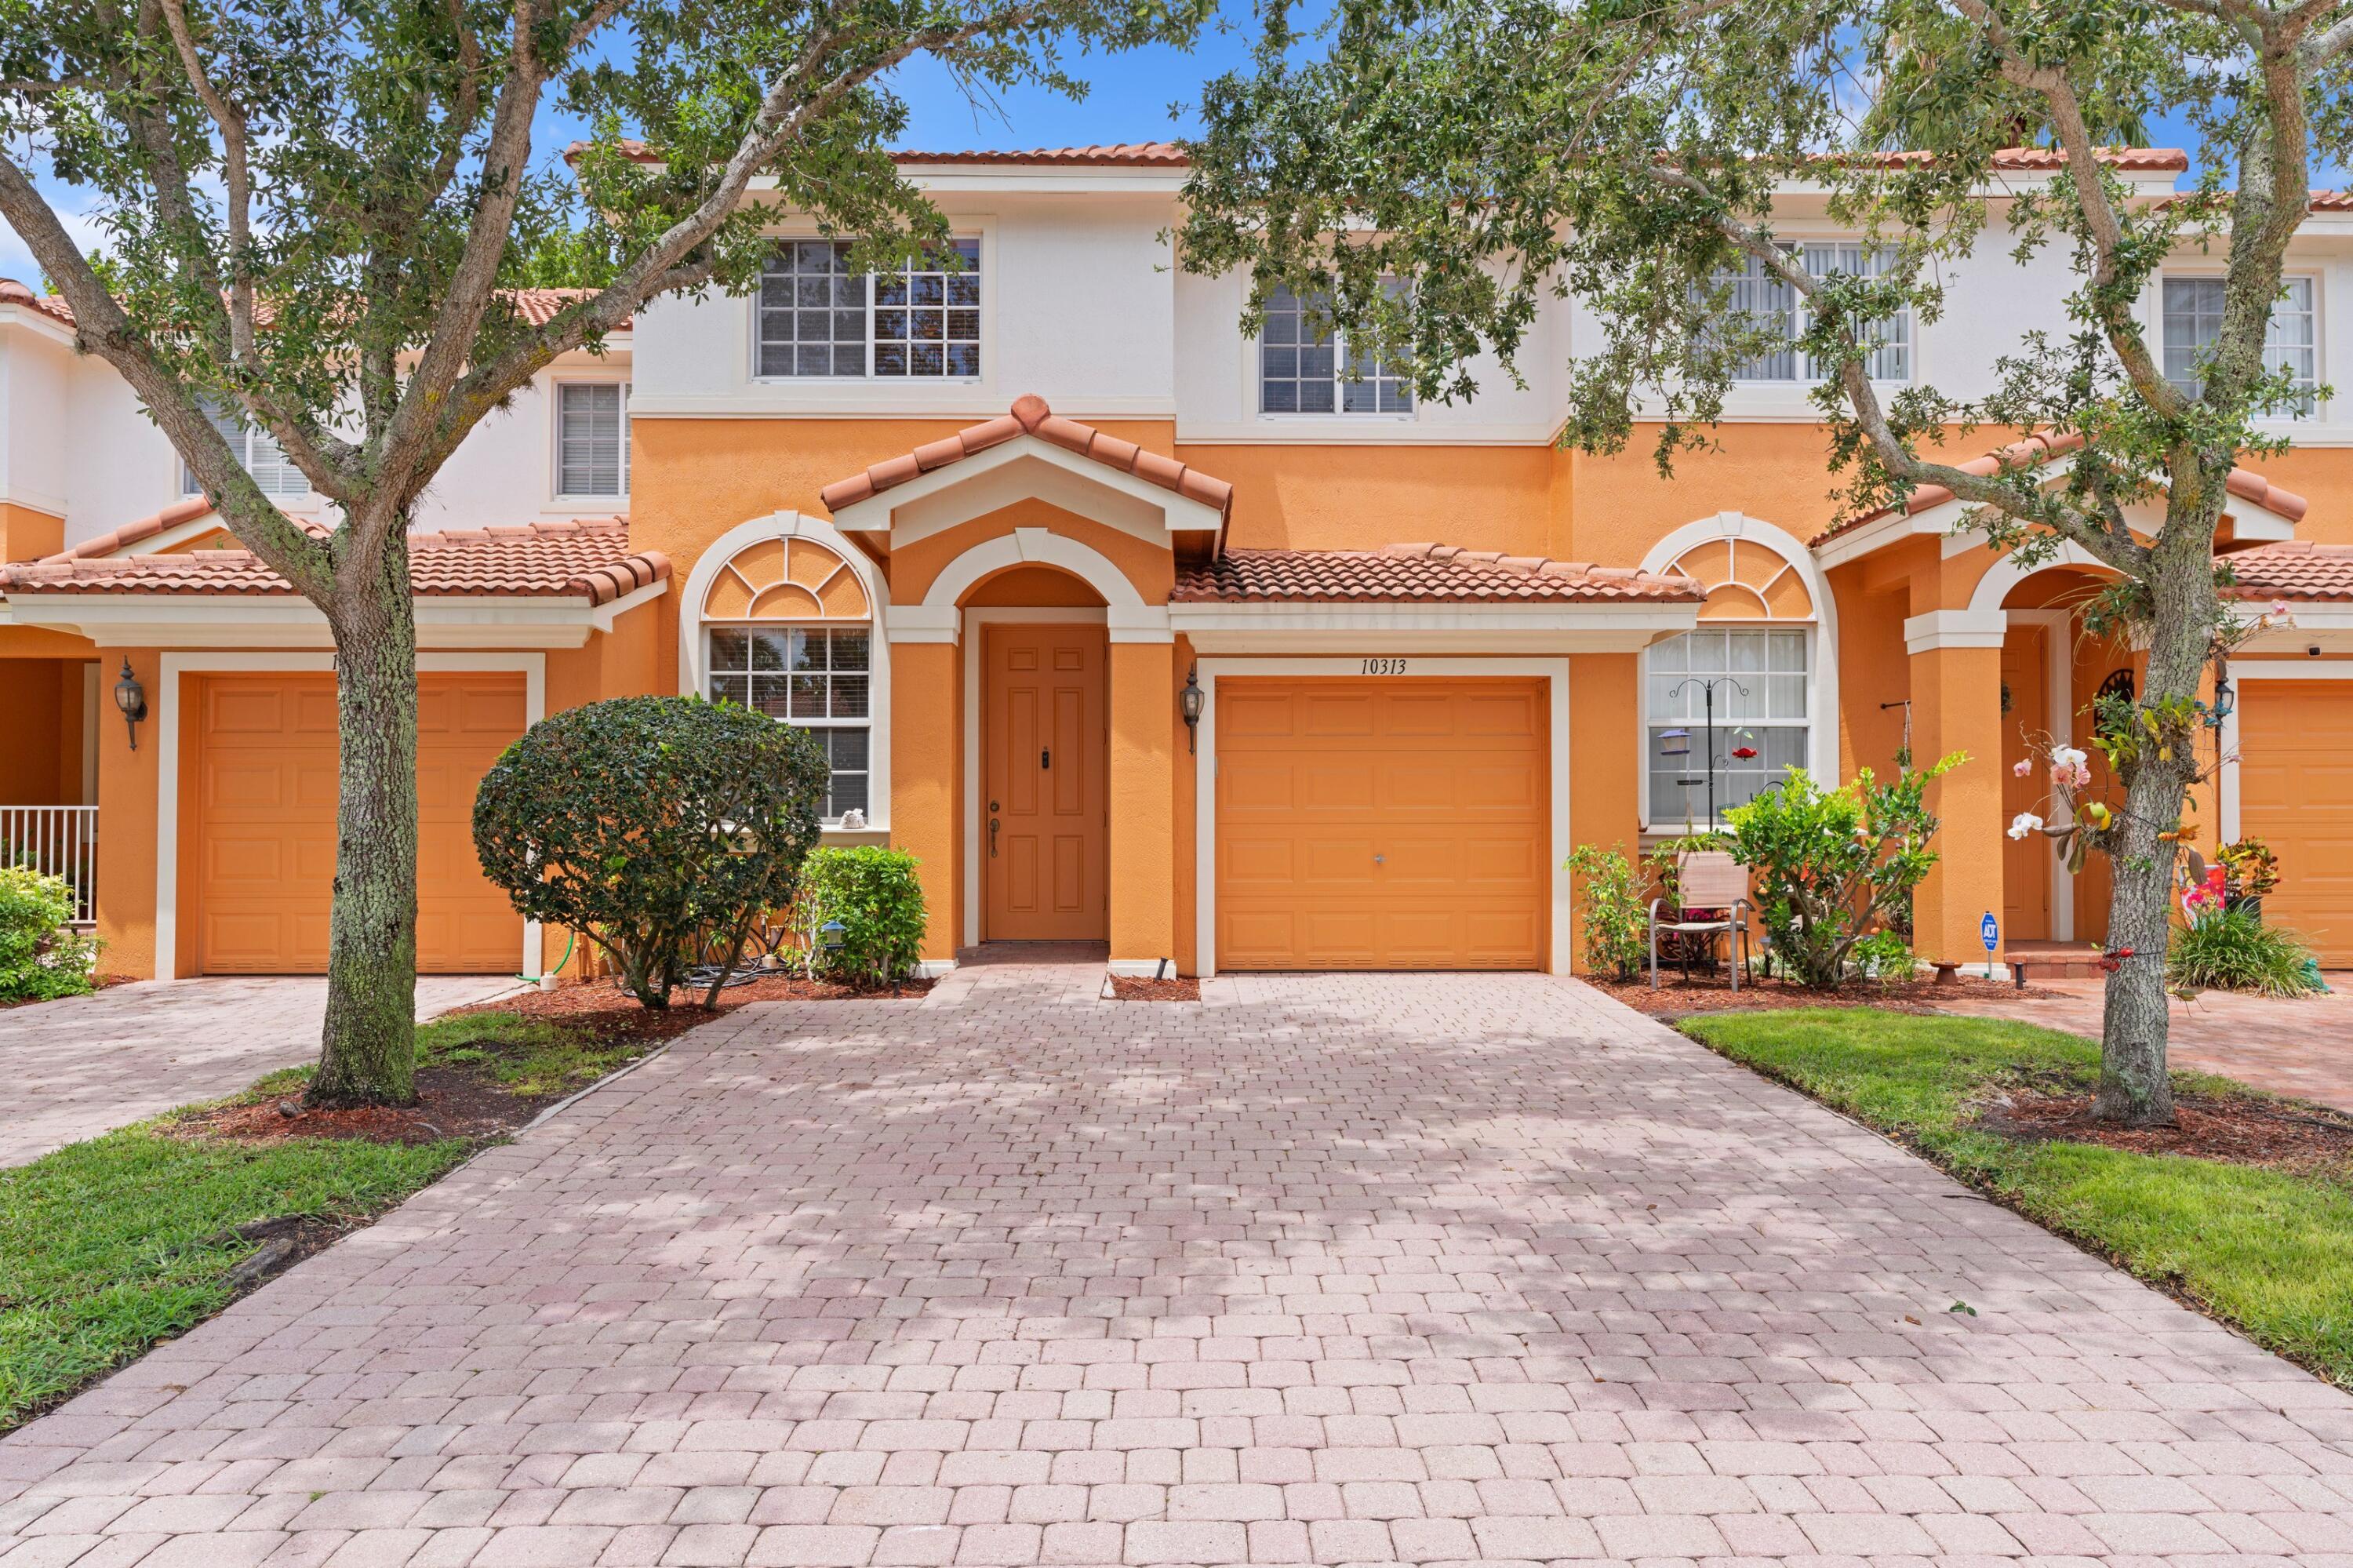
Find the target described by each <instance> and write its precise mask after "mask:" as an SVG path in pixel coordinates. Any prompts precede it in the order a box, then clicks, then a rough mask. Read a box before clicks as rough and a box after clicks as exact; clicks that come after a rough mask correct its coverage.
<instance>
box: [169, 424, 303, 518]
mask: <svg viewBox="0 0 2353 1568" xmlns="http://www.w3.org/2000/svg"><path fill="white" fill-rule="evenodd" d="M203 410H204V414H205V417H206V418H208V419H211V420H212V422H213V427H214V429H220V427H221V426H223V425H225V424H227V423H229V422H230V420H229V418H228V416H227V414H226V413H220V414H216V412H215V410H214V408H213V406H212V404H211V403H210V402H209V401H206V403H205V404H204V405H203ZM235 423H236V426H237V438H236V439H235V440H230V441H229V444H230V446H231V447H232V448H234V449H235V450H236V452H237V467H239V468H241V469H243V470H245V471H246V473H247V474H248V475H249V476H251V478H252V479H253V482H255V483H256V484H259V485H261V493H263V494H264V495H267V496H269V497H270V498H271V499H272V500H276V501H291V502H294V503H298V505H299V503H301V502H303V501H304V500H306V499H308V498H311V497H312V496H315V495H316V492H315V491H313V490H312V489H311V481H310V478H309V477H308V476H307V475H305V474H304V473H303V471H301V469H299V468H297V467H295V466H294V460H293V459H291V458H290V457H288V456H287V455H286V454H285V452H284V451H283V450H280V452H279V454H278V464H279V467H280V468H281V469H282V470H283V471H285V472H287V473H289V474H290V475H292V476H293V478H294V480H295V481H296V482H297V483H298V484H299V485H300V486H301V488H300V489H296V490H283V489H276V490H274V489H272V488H270V487H269V485H267V484H262V482H261V476H260V475H259V474H257V473H255V472H254V471H253V443H254V440H255V438H257V437H259V439H260V440H266V441H268V442H269V444H270V445H271V446H273V447H274V446H276V445H277V444H278V441H277V438H276V437H274V436H272V435H270V433H269V431H267V430H265V429H261V428H260V427H259V426H258V425H255V424H252V423H249V422H248V421H246V420H244V419H241V418H240V419H237V420H236V421H235ZM221 435H222V436H223V438H224V439H227V438H228V435H229V432H228V431H227V430H225V429H223V430H221ZM174 457H178V454H177V453H176V452H175V453H174ZM179 467H180V493H181V494H182V495H183V496H189V495H201V494H203V493H204V489H205V487H204V485H203V484H202V483H200V482H198V481H197V479H196V473H195V470H194V469H192V468H190V467H189V466H188V463H187V460H186V459H185V458H179Z"/></svg>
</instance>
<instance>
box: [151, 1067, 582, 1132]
mask: <svg viewBox="0 0 2353 1568" xmlns="http://www.w3.org/2000/svg"><path fill="white" fill-rule="evenodd" d="M569 1092H570V1091H568V1090H567V1091H566V1093H569ZM563 1097H564V1096H563V1095H560V1094H557V1095H519V1094H515V1093H514V1092H512V1090H509V1089H506V1088H502V1087H501V1086H499V1085H498V1084H496V1083H493V1082H491V1081H490V1080H488V1079H486V1078H483V1077H481V1076H479V1075H476V1074H473V1073H470V1072H467V1071H464V1070H463V1069H460V1068H456V1067H426V1068H422V1069H420V1070H419V1071H418V1072H417V1104H415V1105H413V1106H364V1107H357V1108H355V1109H352V1110H305V1109H303V1108H302V1103H301V1098H300V1097H289V1098H286V1099H272V1100H263V1101H261V1102H260V1103H259V1104H258V1105H228V1106H221V1107H217V1108H216V1109H213V1110H208V1111H201V1112H198V1113H197V1114H195V1115H194V1116H190V1117H184V1118H181V1119H180V1120H178V1121H176V1122H174V1124H173V1128H172V1130H173V1131H174V1133H176V1134H177V1135H179V1136H181V1137H184V1138H224V1139H232V1140H234V1141H236V1142H238V1143H262V1144H268V1143H283V1142H286V1141H287V1140H288V1139H297V1138H355V1139H363V1140H364V1141H366V1142H369V1143H438V1142H439V1141H440V1140H441V1139H445V1138H463V1139H490V1138H497V1137H500V1136H501V1135H502V1134H504V1133H509V1132H512V1131H513V1130H514V1129H515V1128H519V1127H521V1126H522V1125H523V1124H524V1123H526V1122H528V1121H530V1120H531V1118H533V1117H534V1116H537V1115H538V1114H539V1112H540V1111H541V1109H542V1108H543V1107H546V1106H550V1105H553V1104H554V1102H556V1101H557V1100H560V1099H562V1098H563Z"/></svg>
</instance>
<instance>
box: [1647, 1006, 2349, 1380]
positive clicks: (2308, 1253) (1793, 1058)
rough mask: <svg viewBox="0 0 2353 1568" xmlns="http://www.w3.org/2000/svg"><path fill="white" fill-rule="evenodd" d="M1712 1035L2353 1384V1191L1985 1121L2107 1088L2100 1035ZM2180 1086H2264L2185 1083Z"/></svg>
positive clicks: (1739, 1023) (1803, 1023)
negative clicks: (1983, 1113) (1977, 1104)
mask: <svg viewBox="0 0 2353 1568" xmlns="http://www.w3.org/2000/svg"><path fill="white" fill-rule="evenodd" d="M1681 1027H1682V1028H1683V1031H1684V1032H1685V1033H1688V1034H1690V1035H1692V1036H1693V1037H1694V1039H1697V1040H1699V1041H1700V1042H1701V1043H1703V1044H1706V1045H1708V1046H1710V1047H1712V1048H1714V1049H1715V1050H1716V1051H1719V1052H1721V1053H1722V1054H1725V1055H1726V1056H1729V1057H1730V1058H1732V1059H1733V1060H1734V1061H1736V1062H1739V1063H1742V1064H1743V1065H1747V1066H1750V1067H1753V1068H1756V1069H1757V1071H1759V1072H1761V1073H1764V1074H1765V1075H1767V1076H1769V1077H1773V1078H1778V1079H1779V1080H1781V1081H1782V1082H1784V1083H1788V1084H1790V1085H1793V1086H1796V1087H1798V1088H1799V1089H1802V1090H1804V1091H1805V1092H1806V1093H1807V1094H1809V1095H1811V1096H1812V1097H1815V1098H1816V1099H1819V1100H1820V1101H1822V1102H1823V1103H1824V1104H1826V1105H1830V1106H1834V1107H1837V1108H1838V1109H1840V1110H1842V1111H1845V1112H1846V1113H1848V1114H1849V1115H1851V1116H1852V1117H1854V1118H1856V1119H1857V1120H1860V1121H1862V1122H1865V1123H1867V1124H1869V1125H1870V1126H1872V1127H1874V1128H1879V1129H1880V1130H1881V1131H1883V1132H1885V1133H1888V1134H1891V1135H1892V1136H1894V1137H1896V1138H1899V1139H1903V1140H1904V1141H1905V1142H1906V1143H1908V1144H1909V1145H1911V1146H1912V1147H1913V1148H1915V1149H1917V1150H1919V1151H1920V1152H1921V1153H1923V1154H1925V1155H1926V1156H1927V1157H1928V1158H1929V1159H1931V1160H1935V1161H1936V1163H1937V1164H1939V1165H1942V1166H1943V1167H1945V1168H1946V1169H1947V1170H1948V1171H1952V1172H1953V1173H1954V1174H1955V1175H1957V1176H1959V1177H1960V1178H1961V1179H1962V1180H1964V1181H1968V1182H1970V1183H1971V1184H1972V1185H1975V1186H1978V1187H1981V1188H1984V1189H1986V1190H1988V1191H1989V1192H1996V1193H1998V1194H2000V1197H2001V1198H2002V1199H2003V1200H2004V1201H2005V1202H2009V1203H2010V1204H2011V1205H2012V1206H2014V1207H2015V1208H2017V1209H2018V1210H2019V1211H2020V1212H2021V1213H2025V1214H2028V1215H2030V1216H2031V1217H2032V1218H2034V1219H2036V1220H2038V1221H2040V1222H2041V1223H2042V1224H2045V1225H2048V1226H2049V1227H2050V1228H2051V1229H2052V1230H2054V1231H2057V1232H2059V1233H2060V1234H2063V1235H2067V1236H2072V1237H2073V1238H2075V1239H2076V1240H2078V1241H2080V1242H2082V1243H2084V1244H2085V1245H2089V1246H2092V1247H2094V1248H2096V1249H2097V1250H2099V1251H2100V1252H2103V1253H2105V1254H2106V1255H2109V1256H2111V1257H2114V1258H2115V1259H2116V1260H2117V1262H2119V1263H2120V1264H2122V1265H2123V1266H2125V1267H2126V1268H2129V1269H2130V1270H2132V1272H2133V1273H2135V1274H2137V1275H2138V1276H2140V1277H2142V1278H2144V1279H2148V1280H2152V1281H2156V1282H2158V1283H2161V1284H2165V1285H2168V1286H2170V1287H2173V1288H2175V1289H2178V1290H2179V1291H2181V1292H2182V1293H2184V1294H2185V1295H2187V1296H2189V1297H2190V1298H2193V1299H2195V1300H2197V1301H2199V1302H2200V1303H2201V1304H2203V1306H2204V1307H2205V1308H2206V1309H2207V1310H2208V1311H2209V1312H2211V1314H2212V1315H2213V1316H2215V1317H2217V1318H2220V1319H2223V1320H2225V1321H2226V1322H2230V1323H2232V1324H2235V1325H2236V1326H2237V1327H2238V1328H2239V1329H2241V1330H2242V1331H2244V1332H2245V1333H2246V1334H2247V1335H2248V1337H2249V1338H2251V1339H2253V1340H2255V1341H2256V1342H2257V1343H2259V1344H2262V1345H2264V1346H2267V1347H2269V1348H2270V1349H2272V1350H2274V1351H2278V1352H2280V1353H2281V1354H2282V1355H2285V1356H2289V1357H2292V1358H2294V1359H2295V1360H2296V1361H2301V1362H2302V1363H2303V1364H2305V1365H2306V1366H2308V1367H2310V1368H2312V1369H2313V1370H2314V1371H2316V1372H2319V1373H2321V1374H2322V1375H2323V1376H2325V1377H2327V1378H2328V1379H2329V1380H2330V1381H2332V1382H2334V1383H2337V1384H2338V1385H2339V1386H2340V1387H2345V1388H2353V1184H2348V1182H2346V1181H2341V1180H2332V1179H2330V1178H2329V1177H2327V1176H2325V1175H2302V1174H2291V1173H2288V1172H2285V1171H2269V1170H2259V1169H2253V1168H2249V1167H2244V1166H2233V1165H2223V1164H2218V1163H2216V1162H2214V1161H2211V1160H2191V1159H2185V1158H2181V1157H2179V1156H2171V1155H2148V1154H2141V1153H2136V1152H2131V1151H2127V1150H2116V1149H2107V1148H2102V1147H2099V1146H2097V1145H2091V1144H2079V1143H2056V1142H2052V1143H2025V1142H2020V1141H2018V1140H2015V1139H2007V1138H2001V1137H1998V1136H1995V1135H1994V1134H1992V1133H1989V1132H1987V1131H1984V1130H1983V1129H1981V1128H1977V1127H1974V1126H1972V1125H1971V1123H1972V1120H1973V1118H1974V1113H1973V1111H1972V1110H1971V1108H1970V1102H1971V1101H1972V1099H1973V1098H1974V1097H1978V1095H1980V1094H1981V1093H1984V1092H1987V1091H1989V1090H1991V1089H1993V1088H1995V1087H1997V1086H2000V1085H2002V1084H2005V1083H2019V1082H2023V1081H2027V1080H2030V1079H2031V1080H2032V1082H2033V1086H2035V1087H2038V1088H2042V1089H2054V1090H2055V1089H2061V1088H2067V1087H2076V1088H2081V1089H2082V1090H2083V1091H2084V1093H2086V1094H2088V1093H2089V1092H2090V1089H2091V1086H2092V1085H2093V1084H2094V1081H2095V1079H2096V1077H2097V1075H2098V1068H2099V1051H2098V1048H2097V1047H2096V1046H2094V1044H2091V1043H2090V1042H2088V1041H2085V1040H2082V1039H2079V1038H2077V1037H2076V1036H2074V1035H2072V1034H2060V1033H2053V1032H2052V1031H2050V1030H2046V1029H2036V1028H2033V1027H2031V1026H2029V1025H2026V1024H2021V1023H2005V1022H1994V1021H1991V1020H1988V1019H1977V1018H1951V1017H1940V1016H1923V1015H1918V1014H1910V1013H1894V1012H1877V1011H1875V1010H1872V1009H1865V1008H1857V1009H1820V1010H1807V1011H1800V1012H1749V1013H1721V1014H1715V1015H1711V1016H1707V1017H1701V1018H1688V1019H1685V1020H1683V1023H1682V1025H1681ZM2176 1083H2177V1086H2182V1087H2192V1088H2196V1089H2198V1090H2200V1091H2204V1092H2207V1093H2233V1092H2235V1093H2253V1091H2252V1090H2247V1089H2244V1088H2242V1087H2241V1086H2237V1085H2233V1084H2231V1083H2229V1082H2228V1081H2227V1080H2223V1079H2217V1078H2209V1077H2200V1076H2194V1075H2177V1078H2176Z"/></svg>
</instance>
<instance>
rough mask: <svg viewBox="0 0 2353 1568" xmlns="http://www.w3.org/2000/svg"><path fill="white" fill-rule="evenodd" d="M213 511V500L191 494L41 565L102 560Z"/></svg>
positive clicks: (51, 558) (48, 557)
mask: <svg viewBox="0 0 2353 1568" xmlns="http://www.w3.org/2000/svg"><path fill="white" fill-rule="evenodd" d="M212 509H213V503H212V498H211V497H209V496H204V495H191V496H189V497H188V498H187V499H186V500H185V501H175V502H174V503H172V504H171V505H169V506H166V507H165V508H164V510H163V511H161V512H157V513H153V514H150V515H148V516H145V517H142V518H141V519H139V521H138V522H136V523H125V524H123V525H122V526H121V527H120V528H117V529H115V530H114V531H113V532H112V533H111V534H100V535H98V537H96V538H95V539H84V540H83V541H82V542H81V543H80V544H79V545H75V546H70V547H69V548H67V549H64V550H61V551H59V552H58V554H56V555H54V556H42V557H41V560H40V563H39V564H40V565H42V566H58V565H61V564H63V563H65V562H68V561H91V560H98V559H101V558H102V557H104V556H111V555H114V554H116V553H117V552H119V551H121V550H122V549H123V548H124V547H126V546H131V545H136V544H138V543H139V542H140V541H141V540H142V539H153V537H155V536H156V535H158V534H163V533H166V532H168V531H169V530H171V529H174V528H176V527H178V526H179V525H180V524H183V523H193V522H195V520H196V519H197V518H199V517H203V516H206V515H208V514H210V513H211V512H212Z"/></svg>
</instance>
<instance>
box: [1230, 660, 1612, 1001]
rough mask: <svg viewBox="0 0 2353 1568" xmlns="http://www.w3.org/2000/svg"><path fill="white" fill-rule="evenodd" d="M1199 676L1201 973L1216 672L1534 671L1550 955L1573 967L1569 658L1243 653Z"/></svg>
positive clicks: (1439, 674) (1418, 674)
mask: <svg viewBox="0 0 2353 1568" xmlns="http://www.w3.org/2000/svg"><path fill="white" fill-rule="evenodd" d="M1383 663H1398V664H1402V665H1403V666H1404V667H1405V668H1404V672H1403V673H1380V672H1378V671H1377V670H1374V669H1368V668H1367V666H1368V665H1377V664H1383ZM1194 667H1195V669H1197V670H1198V672H1199V673H1200V679H1201V693H1202V701H1201V725H1200V729H1199V732H1198V733H1199V737H1200V747H1199V750H1198V753H1197V754H1196V756H1195V759H1194V761H1195V767H1194V773H1193V818H1194V831H1193V888H1194V893H1193V961H1194V963H1195V965H1196V966H1198V969H1200V972H1201V976H1202V978H1203V979H1205V980H1206V979H1207V978H1208V977H1209V976H1211V975H1214V974H1216V973H1217V972H1218V677H1219V676H1220V675H1292V676H1301V675H1304V676H1318V675H1321V676H1325V677H1343V678H1345V677H1356V678H1359V679H1361V678H1365V677H1367V676H1370V677H1372V678H1374V679H1377V680H1389V681H1413V680H1432V681H1439V680H1453V679H1458V678H1460V677H1462V676H1469V675H1516V676H1520V677H1522V678H1527V677H1535V678H1537V679H1541V680H1543V681H1544V682H1545V683H1546V693H1547V701H1546V711H1547V714H1548V721H1547V728H1548V729H1549V730H1550V732H1551V734H1550V738H1549V745H1548V755H1547V757H1546V775H1547V779H1546V782H1547V788H1548V789H1550V790H1551V794H1552V848H1553V865H1552V954H1551V961H1550V962H1549V963H1548V964H1547V966H1546V967H1547V968H1548V969H1551V971H1552V972H1553V973H1554V974H1567V973H1568V971H1569V952H1570V932H1571V924H1570V913H1571V904H1570V885H1569V874H1568V871H1567V867H1566V865H1565V864H1563V863H1564V862H1565V861H1567V858H1568V849H1567V845H1568V844H1569V842H1571V841H1570V839H1569V832H1568V779H1569V774H1568V661H1567V660H1566V659H1459V658H1445V657H1440V656H1436V655H1420V654H1409V655H1407V656H1405V657H1404V658H1402V659H1394V660H1386V659H1366V658H1349V659H1314V658H1300V659H1245V658H1235V657H1212V658H1204V659H1200V660H1198V661H1196V662H1195V665H1194Z"/></svg>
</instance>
